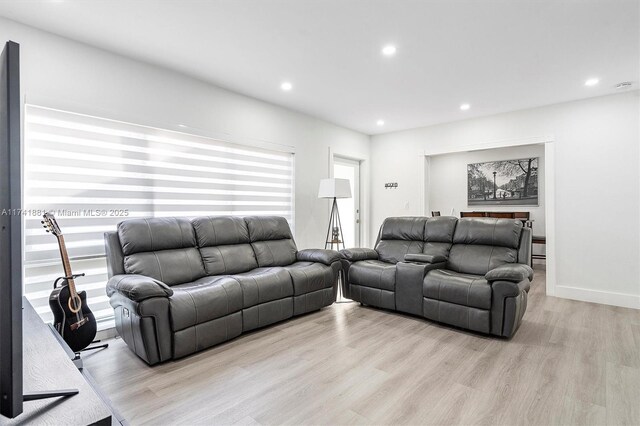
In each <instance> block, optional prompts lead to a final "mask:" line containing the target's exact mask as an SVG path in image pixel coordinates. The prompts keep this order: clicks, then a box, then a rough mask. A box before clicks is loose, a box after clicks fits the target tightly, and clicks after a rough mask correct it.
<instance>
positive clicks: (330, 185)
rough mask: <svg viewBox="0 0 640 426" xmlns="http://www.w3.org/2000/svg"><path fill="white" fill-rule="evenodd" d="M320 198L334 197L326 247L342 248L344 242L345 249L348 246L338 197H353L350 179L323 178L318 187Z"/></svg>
mask: <svg viewBox="0 0 640 426" xmlns="http://www.w3.org/2000/svg"><path fill="white" fill-rule="evenodd" d="M318 198H333V204H332V206H331V215H330V216H329V227H328V228H327V237H326V238H325V240H324V241H325V243H324V248H325V249H326V248H330V249H332V250H333V246H334V245H335V246H336V249H337V250H340V244H342V248H343V249H344V248H346V247H345V245H344V234H343V233H342V222H341V221H340V212H339V211H338V198H351V183H350V182H349V179H337V178H329V179H322V180H321V181H320V188H319V189H318Z"/></svg>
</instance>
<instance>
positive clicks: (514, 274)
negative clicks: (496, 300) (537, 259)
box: [484, 263, 533, 283]
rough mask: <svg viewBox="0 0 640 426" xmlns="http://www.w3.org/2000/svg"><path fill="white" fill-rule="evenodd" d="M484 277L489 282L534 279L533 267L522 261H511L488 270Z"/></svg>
mask: <svg viewBox="0 0 640 426" xmlns="http://www.w3.org/2000/svg"><path fill="white" fill-rule="evenodd" d="M484 278H485V279H486V280H487V281H489V282H494V281H510V282H512V283H519V282H521V281H524V280H528V281H531V280H533V269H531V267H530V266H529V265H524V264H522V263H511V264H507V265H500V266H498V267H497V268H494V269H492V270H490V271H489V272H487V273H486V274H485V276H484Z"/></svg>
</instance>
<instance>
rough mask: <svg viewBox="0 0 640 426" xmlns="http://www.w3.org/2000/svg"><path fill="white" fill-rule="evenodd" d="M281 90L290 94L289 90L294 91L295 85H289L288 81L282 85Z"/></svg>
mask: <svg viewBox="0 0 640 426" xmlns="http://www.w3.org/2000/svg"><path fill="white" fill-rule="evenodd" d="M280 88H281V89H282V90H284V91H285V92H288V91H289V90H291V89H293V84H291V83H289V82H288V81H285V82H284V83H282V84H281V85H280Z"/></svg>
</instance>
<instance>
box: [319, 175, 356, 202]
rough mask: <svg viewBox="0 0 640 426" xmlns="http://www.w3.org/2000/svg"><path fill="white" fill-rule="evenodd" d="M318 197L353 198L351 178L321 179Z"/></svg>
mask: <svg viewBox="0 0 640 426" xmlns="http://www.w3.org/2000/svg"><path fill="white" fill-rule="evenodd" d="M318 198H351V184H350V183H349V179H337V178H329V179H322V180H320V188H319V189H318Z"/></svg>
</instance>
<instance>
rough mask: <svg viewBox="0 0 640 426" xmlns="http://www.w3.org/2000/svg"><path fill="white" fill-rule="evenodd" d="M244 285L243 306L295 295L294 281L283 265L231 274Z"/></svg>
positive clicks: (241, 285)
mask: <svg viewBox="0 0 640 426" xmlns="http://www.w3.org/2000/svg"><path fill="white" fill-rule="evenodd" d="M231 278H233V279H234V280H236V281H238V283H240V287H242V299H243V303H242V307H243V308H250V307H252V306H255V305H258V304H261V303H266V302H270V301H272V300H278V299H282V298H284V297H289V296H293V283H292V280H291V275H289V272H288V271H287V270H286V269H284V268H281V267H278V266H276V267H271V268H256V269H253V270H251V271H249V272H244V273H242V274H236V275H231Z"/></svg>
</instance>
